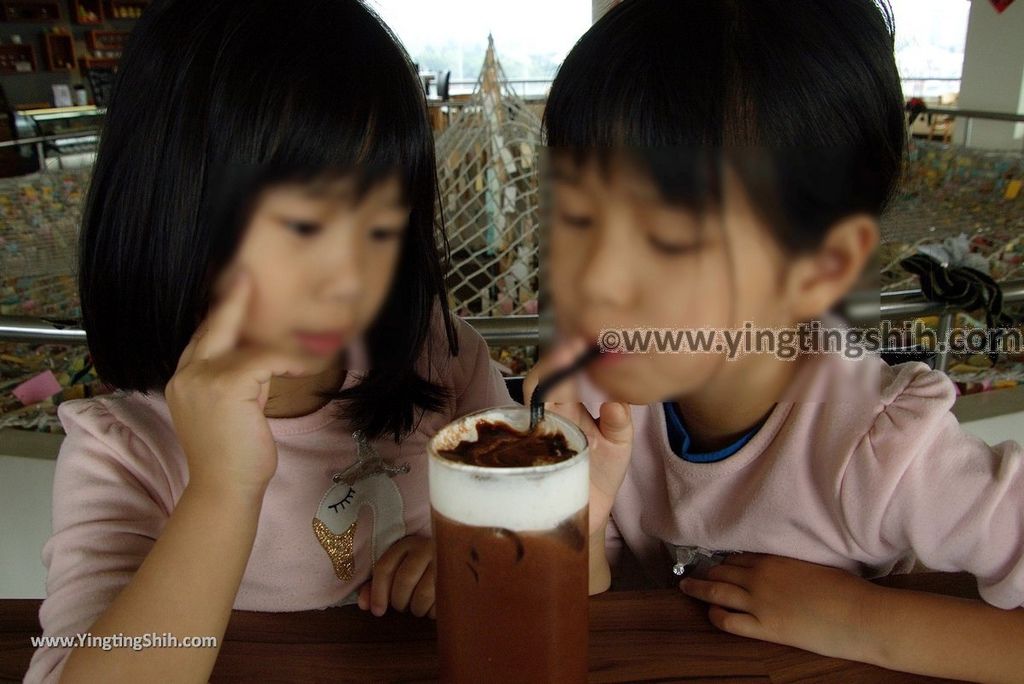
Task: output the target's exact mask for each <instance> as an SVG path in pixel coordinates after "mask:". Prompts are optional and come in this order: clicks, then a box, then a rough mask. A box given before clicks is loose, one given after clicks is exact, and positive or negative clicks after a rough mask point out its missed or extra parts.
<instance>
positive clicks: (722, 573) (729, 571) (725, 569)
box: [707, 563, 750, 589]
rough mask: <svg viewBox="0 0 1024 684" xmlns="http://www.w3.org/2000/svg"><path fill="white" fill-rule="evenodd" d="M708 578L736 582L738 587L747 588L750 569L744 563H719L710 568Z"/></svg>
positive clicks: (714, 580) (713, 580) (716, 580)
mask: <svg viewBox="0 0 1024 684" xmlns="http://www.w3.org/2000/svg"><path fill="white" fill-rule="evenodd" d="M707 578H708V579H709V580H711V581H712V582H728V583H729V584H735V585H736V586H737V587H742V588H743V589H747V581H748V580H749V579H750V569H749V568H746V567H744V566H742V565H727V564H726V563H719V564H718V565H714V566H712V567H711V568H710V569H709V570H708V572H707Z"/></svg>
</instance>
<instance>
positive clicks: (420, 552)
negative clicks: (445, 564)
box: [359, 536, 434, 618]
mask: <svg viewBox="0 0 1024 684" xmlns="http://www.w3.org/2000/svg"><path fill="white" fill-rule="evenodd" d="M388 605H390V606H391V607H392V608H394V609H395V610H397V611H399V612H403V611H406V610H408V611H409V612H410V613H412V614H413V615H415V616H416V617H423V616H424V615H429V616H430V617H431V618H433V617H434V540H433V539H430V538H428V537H414V536H410V537H404V538H402V539H399V540H398V541H397V542H395V543H394V544H393V545H392V546H391V548H389V549H388V550H387V551H385V552H384V554H383V555H382V556H381V557H380V559H378V560H377V562H376V563H375V564H374V566H373V575H372V577H371V578H370V580H369V581H368V582H366V584H364V585H363V586H362V587H360V589H359V607H360V608H361V609H362V610H369V611H371V612H372V613H373V614H374V615H376V616H378V617H379V616H381V615H383V614H384V613H385V612H387V609H388Z"/></svg>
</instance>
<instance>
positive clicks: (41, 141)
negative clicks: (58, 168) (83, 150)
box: [0, 128, 100, 173]
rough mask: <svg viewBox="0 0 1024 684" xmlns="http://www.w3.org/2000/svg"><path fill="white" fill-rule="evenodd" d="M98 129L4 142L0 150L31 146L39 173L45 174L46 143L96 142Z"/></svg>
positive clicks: (0, 143) (0, 145)
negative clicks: (60, 141)
mask: <svg viewBox="0 0 1024 684" xmlns="http://www.w3.org/2000/svg"><path fill="white" fill-rule="evenodd" d="M99 134H100V129H98V128H85V129H82V130H80V131H68V132H67V133H58V134H55V135H40V136H35V137H32V138H22V139H20V140H4V141H2V142H0V150H2V149H4V148H7V147H27V146H29V145H32V146H34V147H35V148H36V157H37V158H38V159H39V171H40V173H46V171H47V168H46V150H45V148H44V147H43V146H44V145H45V144H46V143H48V142H56V141H58V140H75V139H76V138H89V137H93V136H95V137H96V140H97V142H98V141H99Z"/></svg>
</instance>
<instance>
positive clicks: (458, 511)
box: [428, 406, 590, 684]
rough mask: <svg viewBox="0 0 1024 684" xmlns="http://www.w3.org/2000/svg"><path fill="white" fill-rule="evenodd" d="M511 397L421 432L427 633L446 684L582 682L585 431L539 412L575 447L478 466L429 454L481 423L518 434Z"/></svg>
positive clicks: (521, 426)
mask: <svg viewBox="0 0 1024 684" xmlns="http://www.w3.org/2000/svg"><path fill="white" fill-rule="evenodd" d="M529 421H530V412H529V409H527V408H523V407H519V406H516V407H508V408H496V409H487V410H485V411H480V412H478V413H474V414H471V415H469V416H466V417H464V418H462V419H460V420H457V421H455V422H453V423H451V424H450V425H448V426H447V427H445V428H444V429H443V430H441V431H440V432H439V433H437V435H435V436H434V438H433V439H432V440H431V442H430V445H429V449H428V450H429V454H430V466H429V476H430V505H431V514H432V520H433V530H434V540H435V542H436V547H437V556H436V570H437V599H436V607H437V633H438V649H439V654H440V664H441V680H442V681H446V682H505V681H507V682H558V683H559V684H562V683H566V682H585V681H586V679H587V637H588V626H587V617H588V610H587V581H588V567H589V564H588V558H587V554H588V536H587V530H588V524H587V513H588V511H587V500H588V496H589V492H590V477H589V462H588V451H587V440H586V437H585V436H584V435H583V432H582V431H580V429H579V428H578V427H576V426H575V425H574V424H572V423H571V422H569V421H568V420H566V419H564V418H562V417H560V416H557V415H554V414H552V413H550V412H549V413H548V414H547V415H546V417H545V419H544V421H543V422H542V423H541V425H540V426H539V429H540V430H541V432H543V433H549V434H551V433H560V434H561V435H562V436H564V438H565V440H566V443H567V444H568V446H569V448H570V449H572V450H573V451H576V452H577V453H576V455H574V456H571V457H570V458H569V459H567V460H564V461H561V462H558V463H553V464H550V465H541V466H530V467H511V468H509V467H483V466H478V465H467V464H465V463H460V462H456V461H453V460H449V459H447V458H445V457H443V456H441V455H439V452H442V451H446V450H451V449H453V448H454V447H456V446H457V445H458V444H460V443H463V442H475V441H477V429H476V426H477V425H479V424H480V423H482V422H492V423H505V424H507V425H510V426H511V427H513V428H515V429H517V430H519V431H522V432H525V431H526V430H527V429H528V427H529Z"/></svg>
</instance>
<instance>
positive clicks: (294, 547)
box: [26, 0, 511, 682]
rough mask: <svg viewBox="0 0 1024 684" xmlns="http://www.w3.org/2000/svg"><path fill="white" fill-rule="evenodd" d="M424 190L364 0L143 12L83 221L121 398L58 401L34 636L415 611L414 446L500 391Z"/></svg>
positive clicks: (101, 350)
mask: <svg viewBox="0 0 1024 684" xmlns="http://www.w3.org/2000/svg"><path fill="white" fill-rule="evenodd" d="M436 197H437V185H436V175H435V166H434V148H433V137H432V132H431V130H430V126H429V124H428V120H427V113H426V107H425V101H424V95H423V92H422V89H421V87H420V84H419V81H418V79H417V76H416V74H415V73H414V70H413V67H412V65H411V63H410V61H409V58H408V56H407V55H406V54H405V52H404V50H403V49H402V47H401V46H400V45H399V43H398V41H397V39H396V38H395V37H394V36H393V35H392V34H391V32H390V31H389V30H388V28H387V27H386V26H384V25H383V24H382V23H381V21H380V20H379V19H378V18H377V17H376V16H375V15H374V14H373V13H372V12H371V11H370V10H368V9H367V8H366V7H365V6H364V5H363V4H362V3H361V2H359V1H357V0H292V1H289V2H282V1H281V0H251V1H247V2H235V1H233V0H157V1H156V2H154V3H153V4H152V5H150V6H149V8H148V9H147V10H146V13H145V15H144V16H143V17H142V19H141V20H140V21H139V23H138V25H137V27H136V28H135V30H134V31H133V32H132V35H131V37H130V40H129V43H128V45H127V47H126V50H125V53H124V57H123V60H122V63H121V69H120V72H119V73H118V76H117V80H116V83H115V87H114V93H113V97H112V100H111V103H110V105H109V108H108V112H107V116H106V121H105V124H104V129H103V133H102V136H101V143H100V149H99V154H98V158H97V161H96V165H95V168H94V170H93V175H92V180H91V185H90V190H89V194H88V199H87V206H86V209H85V213H84V218H83V223H82V230H81V245H80V271H79V285H80V292H81V301H82V311H83V317H84V323H85V328H86V330H87V333H88V337H89V346H90V351H91V353H92V357H93V361H94V363H95V366H96V368H97V370H98V372H99V374H100V376H101V377H102V378H103V379H104V380H105V381H107V382H108V383H109V384H111V385H112V386H113V387H114V388H116V390H117V391H115V392H114V393H113V394H111V395H107V396H103V397H98V398H92V399H85V400H77V401H70V402H65V403H63V404H62V405H61V406H60V408H59V415H60V418H61V421H62V423H63V425H64V427H65V430H66V433H67V437H66V439H65V440H64V443H63V445H62V447H61V451H60V455H59V457H58V460H57V468H56V475H55V481H54V498H53V534H52V536H51V538H50V539H49V540H48V542H47V543H46V545H45V548H44V550H43V561H44V564H45V565H46V567H47V573H48V574H47V598H46V600H45V601H44V603H43V605H42V608H41V610H40V621H41V623H42V626H43V630H44V633H45V634H46V635H48V636H69V635H75V634H78V633H86V632H91V633H92V634H93V635H94V636H96V637H100V636H104V635H111V634H117V633H123V634H126V635H131V634H147V633H154V632H155V633H158V634H162V633H165V632H170V633H171V634H173V635H175V636H176V637H177V638H179V639H181V638H183V637H186V636H195V635H201V636H214V637H218V645H219V644H220V642H221V641H222V637H223V635H224V630H225V627H226V625H227V622H228V618H229V616H230V614H231V610H232V608H235V609H242V610H260V611H300V610H310V609H319V608H325V607H328V606H334V605H345V604H358V605H359V606H360V607H361V608H363V609H365V610H372V611H373V613H374V614H376V615H382V614H383V613H384V612H385V610H387V608H388V607H389V606H390V607H391V608H393V609H395V610H403V611H405V610H407V611H409V612H411V613H413V614H415V615H420V616H423V615H427V614H428V613H429V614H432V612H433V601H434V587H433V567H432V562H433V561H432V557H433V548H432V544H431V541H430V539H429V532H430V518H429V504H428V497H427V494H426V486H427V475H426V442H427V440H428V439H429V438H430V437H431V436H432V434H433V432H434V431H436V430H437V429H438V428H440V427H441V426H443V425H445V424H447V423H448V422H450V421H451V420H453V419H454V418H456V417H458V416H461V415H464V414H466V413H469V412H472V411H475V410H479V409H482V408H485V407H489V406H494V405H501V404H508V403H511V399H510V398H509V395H508V392H507V390H506V388H505V385H504V382H503V380H502V378H501V376H500V374H499V373H498V372H497V370H496V368H495V367H494V366H493V365H492V364H491V361H490V356H489V354H488V350H487V347H486V345H485V344H484V342H483V340H482V339H481V338H480V337H479V335H477V334H476V333H475V332H474V331H472V329H470V328H469V327H468V326H467V325H466V324H464V323H462V322H461V321H459V320H458V319H456V318H454V317H452V316H451V315H450V314H449V312H448V308H447V301H448V300H447V294H446V290H445V280H444V276H445V266H444V259H443V257H444V256H445V255H444V252H445V251H446V245H447V243H446V242H445V240H444V236H443V232H441V231H439V230H438V227H437V226H436V225H435V219H434V217H435V200H436ZM438 245H441V247H440V248H439V246H438ZM217 653H218V649H217V648H204V649H174V648H164V649H160V648H152V649H146V650H142V651H138V652H133V651H132V650H131V649H124V648H115V649H112V650H108V651H104V650H102V649H101V648H90V647H84V648H78V649H74V650H71V649H61V648H51V647H43V648H40V649H39V650H38V651H37V652H36V653H35V655H34V657H33V660H32V664H31V667H30V670H29V673H28V676H27V679H26V681H29V682H39V681H56V680H57V679H58V678H60V677H61V676H62V675H63V676H64V677H65V678H66V679H68V680H74V681H77V680H80V679H90V680H91V679H95V680H98V681H111V680H113V679H115V678H116V679H118V680H121V681H146V680H154V679H157V680H159V679H161V678H162V676H161V675H162V674H163V673H166V672H174V673H175V677H176V678H177V679H181V680H183V681H206V680H207V679H208V678H209V676H210V673H211V671H212V668H213V665H214V662H215V659H216V657H217Z"/></svg>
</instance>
